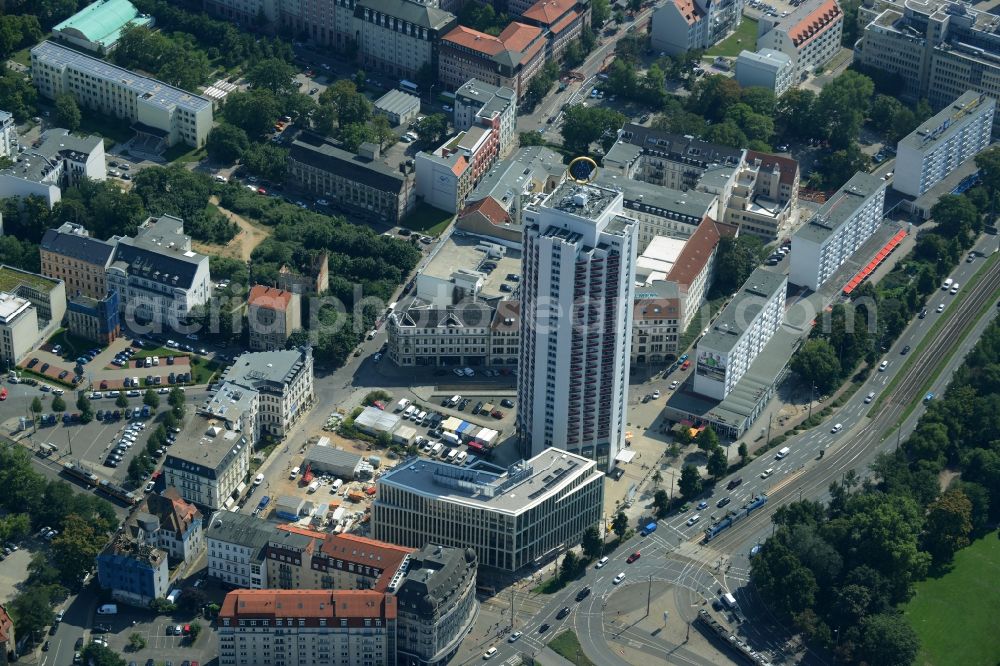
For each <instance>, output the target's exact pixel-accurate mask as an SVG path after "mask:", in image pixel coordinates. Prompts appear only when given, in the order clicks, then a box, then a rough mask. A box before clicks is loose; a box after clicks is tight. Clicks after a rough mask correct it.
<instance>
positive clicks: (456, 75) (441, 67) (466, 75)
mask: <svg viewBox="0 0 1000 666" xmlns="http://www.w3.org/2000/svg"><path fill="white" fill-rule="evenodd" d="M547 43H548V40H547V38H546V35H545V33H544V31H543V30H542V28H540V27H538V26H535V25H526V24H524V23H518V22H517V21H514V22H512V23H510V24H509V25H508V26H507V27H506V28H504V29H503V31H502V32H501V33H500V34H499V35H497V36H496V37H494V36H493V35H487V34H486V33H483V32H479V31H478V30H473V29H472V28H467V27H465V26H463V25H459V26H456V27H455V28H454V29H453V30H451V31H450V32H449V33H448V34H446V35H444V36H443V37H442V38H441V42H440V44H439V47H438V48H439V54H438V80H439V81H440V82H441V83H442V84H443V85H445V86H446V87H448V88H450V89H455V88H459V87H461V86H462V85H463V84H465V83H466V82H467V81H469V79H478V80H479V81H482V82H484V83H487V84H490V85H491V86H494V87H503V88H509V89H511V90H513V91H515V93H516V94H517V99H521V98H523V97H524V96H525V95H526V94H527V92H528V84H529V83H530V82H531V79H532V78H534V76H535V75H536V74H538V72H539V71H541V68H542V65H544V64H545V53H546V48H545V47H546V44H547Z"/></svg>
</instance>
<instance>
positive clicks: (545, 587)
mask: <svg viewBox="0 0 1000 666" xmlns="http://www.w3.org/2000/svg"><path fill="white" fill-rule="evenodd" d="M564 587H566V581H564V580H563V578H562V576H552V577H551V578H548V579H547V580H546V581H545V582H544V583H541V584H540V585H536V586H535V587H533V588H532V589H531V592H532V594H555V593H556V592H558V591H559V590H561V589H563V588H564Z"/></svg>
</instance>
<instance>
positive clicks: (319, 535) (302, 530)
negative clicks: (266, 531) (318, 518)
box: [278, 523, 330, 541]
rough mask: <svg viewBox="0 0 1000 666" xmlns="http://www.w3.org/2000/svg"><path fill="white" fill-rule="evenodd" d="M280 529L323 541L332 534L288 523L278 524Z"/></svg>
mask: <svg viewBox="0 0 1000 666" xmlns="http://www.w3.org/2000/svg"><path fill="white" fill-rule="evenodd" d="M278 529H279V530H284V531H286V532H291V533H292V534H300V535H302V536H307V537H312V538H313V539H319V540H320V541H323V540H324V539H326V538H327V537H328V536H330V535H329V534H328V533H327V532H318V531H316V530H311V529H309V528H307V527H299V526H298V525H289V524H287V523H286V524H284V525H278Z"/></svg>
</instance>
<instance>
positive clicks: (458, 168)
mask: <svg viewBox="0 0 1000 666" xmlns="http://www.w3.org/2000/svg"><path fill="white" fill-rule="evenodd" d="M467 168H469V163H468V162H467V161H466V159H465V156H464V155H459V156H458V159H457V160H455V163H454V164H452V165H451V172H452V173H453V174H455V175H456V176H461V175H462V174H463V173H465V170H466V169H467Z"/></svg>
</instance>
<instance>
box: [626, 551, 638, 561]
mask: <svg viewBox="0 0 1000 666" xmlns="http://www.w3.org/2000/svg"><path fill="white" fill-rule="evenodd" d="M640 557H642V554H641V553H639V551H635V552H634V553H632V554H631V555H629V556H628V557H627V558H626V559H625V561H626V562H628V563H629V564H632V563H633V562H635V561H636V560H637V559H639V558H640Z"/></svg>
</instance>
